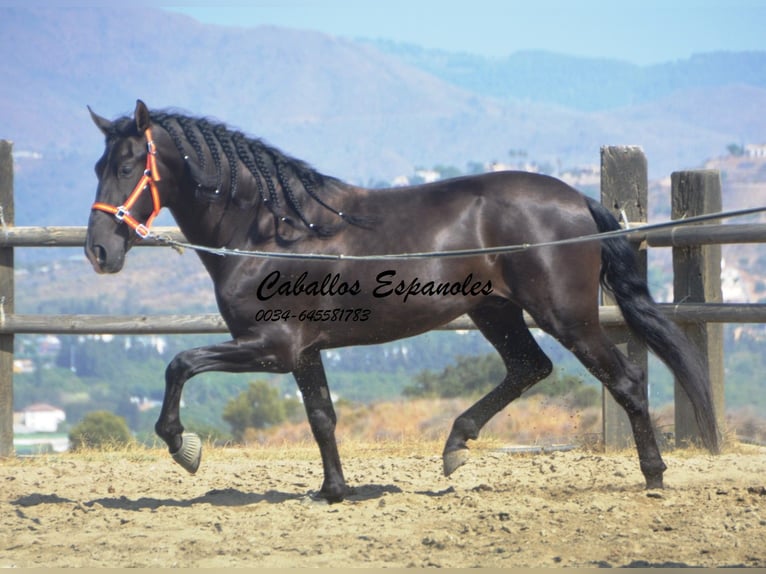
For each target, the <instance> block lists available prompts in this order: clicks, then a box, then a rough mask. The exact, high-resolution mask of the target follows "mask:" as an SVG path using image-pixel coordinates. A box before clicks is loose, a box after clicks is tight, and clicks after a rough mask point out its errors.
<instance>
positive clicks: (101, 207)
mask: <svg viewBox="0 0 766 574" xmlns="http://www.w3.org/2000/svg"><path fill="white" fill-rule="evenodd" d="M144 135H145V136H146V148H147V152H148V153H147V154H146V168H145V169H144V175H142V176H141V179H139V180H138V183H137V184H136V187H134V188H133V191H132V192H131V194H130V195H129V196H128V199H126V200H125V203H123V204H122V205H120V206H119V207H115V206H114V205H109V204H108V203H101V202H98V201H97V202H96V203H94V204H93V206H92V207H91V209H95V210H98V211H104V212H106V213H111V214H112V215H114V217H115V219H116V220H117V221H119V222H122V223H125V224H126V225H127V226H128V227H130V228H131V229H132V230H133V231H135V232H136V234H137V235H138V236H139V237H140V238H141V239H145V238H146V237H148V236H149V234H150V233H151V231H149V227H151V225H152V222H153V221H154V218H155V217H157V214H158V213H159V212H160V209H162V205H161V204H160V194H159V191H157V182H158V181H160V179H161V178H160V173H159V171H158V170H157V150H156V148H155V147H154V140H153V139H152V130H151V128H146V131H145V132H144ZM147 188H148V189H149V190H150V191H151V194H152V202H153V205H154V209H153V211H152V213H151V215H150V216H149V217H147V218H146V222H145V223H139V221H138V220H137V219H136V218H135V217H133V216H132V215H131V214H130V208H131V207H133V204H134V203H135V202H136V200H137V199H138V197H139V196H140V195H141V194H142V193H143V192H144V191H145V190H146V189H147Z"/></svg>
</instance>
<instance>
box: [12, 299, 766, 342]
mask: <svg viewBox="0 0 766 574" xmlns="http://www.w3.org/2000/svg"><path fill="white" fill-rule="evenodd" d="M659 307H660V309H661V310H662V312H663V313H665V314H666V315H667V316H668V317H669V318H671V319H673V320H674V321H678V322H711V323H766V305H764V304H744V303H742V304H739V303H700V304H692V303H689V304H673V303H662V304H660V305H659ZM525 319H526V321H527V324H528V325H529V326H530V327H535V326H536V325H535V323H534V321H533V320H532V319H531V317H529V316H528V315H526V314H525ZM599 319H600V321H601V324H602V325H604V326H608V327H619V326H621V325H623V319H622V314H621V313H620V310H619V309H618V308H617V307H615V306H604V307H601V308H600V309H599ZM474 328H475V325H474V323H473V321H471V319H470V318H469V317H468V316H467V315H463V316H462V317H458V318H457V319H455V320H454V321H452V322H450V323H447V324H446V325H444V326H442V327H440V328H439V330H461V329H474ZM225 332H227V329H226V324H225V323H224V321H223V319H222V318H221V316H220V315H218V314H217V313H208V314H199V315H51V316H49V315H24V314H11V315H6V316H4V317H0V334H1V333H24V334H32V333H35V334H70V335H75V334H114V335H128V334H131V335H140V334H168V335H169V334H193V333H225Z"/></svg>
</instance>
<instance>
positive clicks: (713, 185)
mask: <svg viewBox="0 0 766 574" xmlns="http://www.w3.org/2000/svg"><path fill="white" fill-rule="evenodd" d="M601 200H602V202H603V203H604V204H605V205H606V206H607V207H609V208H610V209H611V210H612V212H613V213H614V214H615V216H617V217H618V218H620V219H621V220H627V223H628V225H630V226H637V225H639V224H640V223H643V222H645V221H646V217H647V211H648V210H647V203H648V176H647V167H646V158H645V156H644V154H643V152H642V150H641V149H640V148H638V147H634V146H609V147H604V148H602V150H601ZM720 206H721V185H720V177H719V174H718V172H714V171H691V172H677V173H674V174H672V217H673V218H674V219H681V218H683V217H689V216H693V215H698V214H701V213H706V212H712V211H718V210H720ZM0 227H1V229H0V457H8V456H12V455H13V352H14V337H15V335H16V334H22V333H24V334H30V333H39V334H105V333H111V334H149V333H154V334H182V333H224V332H226V327H225V325H224V323H223V321H222V320H221V318H220V316H218V315H217V314H204V315H138V316H103V315H55V316H49V315H21V314H16V313H15V312H14V248H16V247H53V246H56V247H82V246H83V245H84V241H85V228H83V227H16V226H14V207H13V159H12V145H11V143H10V142H7V141H3V140H0ZM157 231H159V232H161V233H163V234H170V235H171V236H174V237H175V238H178V239H182V236H181V235H180V233H179V232H178V230H177V229H170V228H164V229H159V230H157ZM628 237H629V239H630V240H631V241H632V242H633V243H634V245H635V246H636V249H637V252H638V254H639V259H640V261H641V264H642V266H643V268H644V269H643V272H644V274H645V273H646V248H647V247H672V248H673V268H674V293H675V301H676V303H672V304H662V305H661V308H662V310H663V312H665V313H666V314H667V315H668V316H669V317H670V318H671V319H673V320H675V321H677V322H678V323H680V324H681V325H682V327H683V328H684V330H686V332H687V334H688V335H689V336H690V337H691V338H692V340H693V341H694V343H695V344H696V345H697V346H698V347H699V348H700V349H701V350H702V351H703V353H704V356H705V360H706V361H707V365H708V369H709V371H710V374H711V385H712V391H713V396H714V398H715V403H716V408H717V412H718V417H719V422H721V423H722V422H723V413H724V403H723V384H724V381H723V366H722V365H723V345H722V340H721V323H764V322H766V305H758V304H724V303H722V302H721V284H720V265H721V256H720V247H719V245H720V244H723V243H752V242H766V225H760V224H758V225H755V224H747V225H745V224H737V225H733V224H729V225H694V226H685V227H680V226H679V227H677V228H676V227H674V228H671V229H666V230H661V231H652V232H648V233H647V232H642V231H636V232H635V233H631V234H629V236H628ZM141 245H142V246H156V245H158V244H157V242H155V241H152V240H151V239H148V240H145V241H143V242H142V243H141ZM600 318H601V322H602V324H603V325H604V326H605V327H606V328H607V330H608V331H609V332H610V334H611V335H612V336H613V337H614V338H615V339H616V340H617V341H619V342H620V343H621V345H622V346H623V347H624V348H625V350H626V352H627V353H628V355H629V356H630V358H631V359H632V360H633V361H636V362H638V363H639V364H643V365H644V366H646V362H647V356H646V351H645V349H643V348H641V347H640V346H639V345H637V344H636V343H635V342H634V341H633V340H632V338H631V337H630V335H629V333H628V332H627V331H626V329H625V327H624V323H623V321H622V316H621V314H620V312H619V310H618V309H617V308H616V307H615V306H614V305H613V304H611V302H610V301H609V300H605V301H604V302H603V306H602V307H601V308H600ZM527 322H528V324H529V325H530V326H534V323H533V321H532V320H531V318H529V317H527ZM469 328H473V323H472V322H471V321H470V319H469V318H468V317H460V318H459V319H457V320H455V321H453V322H451V323H449V324H448V325H445V326H444V327H442V329H469ZM603 396H604V400H603V403H604V404H603V409H604V417H603V420H604V423H603V431H604V443H605V445H606V446H607V447H608V448H609V447H615V448H622V447H623V446H625V445H626V444H629V443H630V440H631V433H630V427H629V425H628V423H627V417H626V416H625V414H624V413H623V412H622V410H621V409H620V408H619V407H617V406H616V404H615V403H614V402H613V400H612V399H611V397H610V396H609V394H608V393H604V395H603ZM675 408H676V415H675V416H676V440H677V442H678V443H679V444H684V443H686V442H688V441H695V440H696V437H697V436H698V432H697V428H696V423H695V421H694V417H693V414H692V412H691V406H690V405H689V403H688V400H687V399H686V397H685V396H684V394H683V391H681V390H680V389H679V388H678V385H676V396H675Z"/></svg>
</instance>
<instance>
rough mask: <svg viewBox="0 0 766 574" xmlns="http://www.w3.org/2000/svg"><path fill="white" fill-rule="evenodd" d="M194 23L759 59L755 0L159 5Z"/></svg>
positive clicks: (765, 9)
mask: <svg viewBox="0 0 766 574" xmlns="http://www.w3.org/2000/svg"><path fill="white" fill-rule="evenodd" d="M162 5H163V6H164V7H165V8H167V9H170V10H174V11H179V12H183V13H185V14H188V15H190V16H193V17H194V18H196V19H197V20H200V21H202V22H206V23H214V24H221V25H231V26H244V27H249V26H258V25H264V24H271V25H278V26H285V27H290V28H299V29H310V30H318V31H321V32H325V33H327V34H331V35H333V36H341V37H348V38H383V39H390V40H395V41H399V42H408V43H414V44H418V45H421V46H424V47H427V48H439V49H444V50H449V51H459V52H470V53H476V54H482V55H487V56H494V57H502V56H507V55H509V54H511V53H513V52H517V51H520V50H529V49H543V50H548V51H552V52H558V53H563V54H571V55H576V56H589V57H607V58H614V59H619V60H625V61H629V62H633V63H636V64H641V65H646V64H654V63H659V62H666V61H672V60H677V59H682V58H687V57H689V56H690V55H692V54H694V53H700V52H710V51H716V50H734V51H739V50H766V33H764V27H765V26H766V1H765V0H641V1H640V2H630V1H628V2H626V1H624V0H527V1H524V2H521V1H518V0H470V1H468V0H251V1H249V2H248V1H244V0H228V1H224V2H220V3H217V4H215V5H213V3H212V2H211V1H210V0H197V1H194V0H186V1H185V2H164V3H162Z"/></svg>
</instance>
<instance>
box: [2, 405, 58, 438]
mask: <svg viewBox="0 0 766 574" xmlns="http://www.w3.org/2000/svg"><path fill="white" fill-rule="evenodd" d="M15 418H16V417H14V419H15ZM19 418H20V421H21V426H22V427H23V431H21V432H28V433H31V432H56V431H57V430H58V426H59V424H61V423H63V422H64V421H65V420H66V413H65V412H64V411H63V410H62V409H60V408H58V407H54V406H51V405H48V404H45V403H36V404H34V405H29V406H28V407H27V408H25V409H24V410H23V411H22V412H21V417H19ZM14 430H15V429H14Z"/></svg>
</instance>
